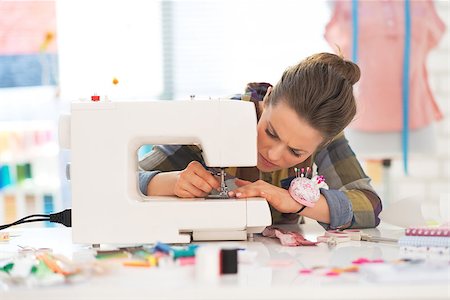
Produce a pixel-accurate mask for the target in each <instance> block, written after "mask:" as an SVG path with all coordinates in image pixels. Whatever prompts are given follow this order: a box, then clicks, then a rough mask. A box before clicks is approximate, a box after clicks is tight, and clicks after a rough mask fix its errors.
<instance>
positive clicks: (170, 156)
mask: <svg viewBox="0 0 450 300" xmlns="http://www.w3.org/2000/svg"><path fill="white" fill-rule="evenodd" d="M201 153H202V152H201V150H200V148H199V147H197V146H194V145H156V146H154V147H153V149H152V150H151V151H150V152H149V153H148V154H147V155H145V156H144V157H143V158H142V159H141V160H140V161H139V189H140V191H141V193H142V194H144V195H146V196H147V187H148V184H149V182H150V181H151V180H152V179H153V177H154V176H156V175H157V174H158V173H160V172H170V171H181V170H183V169H185V168H186V167H187V165H188V164H189V163H190V162H192V161H194V160H196V161H198V162H200V163H201V164H203V165H204V161H203V157H202V154H201Z"/></svg>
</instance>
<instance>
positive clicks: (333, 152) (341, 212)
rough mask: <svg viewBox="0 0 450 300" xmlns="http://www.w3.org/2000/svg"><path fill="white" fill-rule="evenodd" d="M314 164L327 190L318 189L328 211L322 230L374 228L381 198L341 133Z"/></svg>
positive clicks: (380, 206)
mask: <svg viewBox="0 0 450 300" xmlns="http://www.w3.org/2000/svg"><path fill="white" fill-rule="evenodd" d="M315 163H316V165H317V170H318V173H319V174H320V175H323V176H324V177H325V180H326V182H327V184H328V186H329V188H330V189H329V190H322V195H323V196H324V197H325V199H326V200H327V203H328V207H329V209H330V224H323V223H321V225H322V226H323V227H325V228H326V229H336V228H371V227H376V226H378V224H379V223H380V219H379V214H380V212H381V209H382V204H381V199H380V197H379V196H378V195H377V193H376V192H375V190H374V189H373V188H372V186H371V184H370V178H369V177H368V176H367V175H366V174H365V173H364V171H363V169H362V167H361V165H360V163H359V162H358V160H357V158H356V156H355V153H354V152H353V151H352V149H351V148H350V145H349V143H348V141H347V139H346V138H345V136H344V134H341V135H339V136H338V137H337V138H336V139H335V140H334V141H333V142H332V143H330V145H328V146H327V147H326V148H325V149H323V150H321V151H320V152H318V153H317V154H316V156H315Z"/></svg>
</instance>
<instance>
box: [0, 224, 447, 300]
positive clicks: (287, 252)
mask: <svg viewBox="0 0 450 300" xmlns="http://www.w3.org/2000/svg"><path fill="white" fill-rule="evenodd" d="M285 228H286V227H285ZM379 228H382V229H370V230H365V232H368V233H370V234H373V235H382V236H384V237H391V238H398V237H399V236H401V235H402V233H403V230H401V229H395V228H389V227H388V226H380V227H379ZM287 229H295V226H291V227H290V228H287ZM300 230H301V231H302V232H303V234H304V236H305V237H306V238H307V239H308V240H313V241H315V240H316V237H317V236H319V235H322V234H323V229H322V227H320V226H319V225H317V224H315V223H314V224H305V225H301V226H300ZM10 232H11V234H12V235H16V236H14V237H12V238H11V240H10V242H9V243H6V244H5V243H3V244H0V254H3V255H6V254H7V253H10V252H13V251H17V245H22V246H32V247H35V248H52V249H53V252H54V253H60V254H64V255H66V256H68V257H74V256H76V255H78V254H79V253H83V251H84V252H86V251H88V250H86V249H87V248H89V247H88V246H83V245H73V244H72V241H71V230H70V229H69V228H61V227H58V228H48V229H44V228H42V229H37V228H36V229H31V228H30V229H28V228H27V229H21V228H15V229H13V230H11V231H10ZM214 244H217V245H219V246H231V245H232V246H239V247H243V248H246V249H247V250H248V251H255V252H257V253H258V254H257V257H256V261H255V262H254V263H253V264H240V265H239V272H238V274H237V275H225V276H222V277H221V278H220V279H219V282H218V283H217V284H201V283H199V282H197V281H196V280H195V276H194V270H195V268H194V267H193V266H185V267H176V268H168V269H165V268H129V267H118V268H116V269H115V270H114V271H113V272H111V273H109V274H107V275H103V276H96V277H92V278H90V279H89V280H87V281H84V282H79V283H76V284H70V285H69V284H63V285H57V286H50V287H39V288H26V287H23V286H17V287H16V286H12V287H11V286H9V287H6V286H5V285H3V288H2V285H1V284H0V299H2V300H9V299H11V300H12V299H14V300H19V299H32V300H39V299H42V300H49V299H450V274H448V277H447V279H446V281H444V282H442V281H441V282H439V283H431V282H422V283H417V282H408V281H406V282H385V283H379V282H375V283H374V282H369V280H368V279H367V278H365V277H364V276H363V275H362V274H360V273H356V274H350V273H346V274H343V275H341V276H338V277H327V276H323V275H318V274H313V275H302V274H299V270H300V269H302V268H312V267H315V266H335V267H346V266H349V265H351V262H352V261H353V260H355V259H357V258H361V257H364V258H368V259H384V260H385V261H394V260H396V259H399V258H400V257H401V256H402V255H403V254H402V253H401V251H400V248H399V246H398V245H397V244H395V243H373V242H360V241H352V242H347V243H341V244H338V245H337V246H336V247H332V248H330V247H328V246H327V245H326V244H319V245H318V246H316V247H284V246H281V245H280V243H279V241H278V240H277V239H269V238H264V237H262V236H256V237H255V238H254V240H253V241H247V242H217V243H214ZM0 257H1V256H0ZM280 263H286V264H287V265H286V266H274V264H280ZM412 283H413V284H412Z"/></svg>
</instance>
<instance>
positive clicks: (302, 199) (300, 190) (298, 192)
mask: <svg viewBox="0 0 450 300" xmlns="http://www.w3.org/2000/svg"><path fill="white" fill-rule="evenodd" d="M289 193H290V194H291V196H292V198H294V200H295V201H297V202H299V203H300V204H302V205H305V206H307V207H313V206H314V205H315V204H316V202H317V201H318V200H319V198H320V190H319V185H318V184H317V181H313V180H311V179H309V178H306V177H297V178H295V179H293V180H292V181H291V185H290V187H289Z"/></svg>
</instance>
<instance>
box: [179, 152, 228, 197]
mask: <svg viewBox="0 0 450 300" xmlns="http://www.w3.org/2000/svg"><path fill="white" fill-rule="evenodd" d="M213 189H216V190H220V182H219V180H218V179H217V178H216V177H214V175H212V174H211V173H210V172H209V171H207V170H206V169H205V168H204V167H203V166H202V164H201V163H199V162H198V161H192V162H190V163H189V165H187V167H186V169H184V170H183V171H180V172H178V174H177V179H176V182H175V185H174V190H173V193H174V195H176V196H178V197H181V198H195V197H205V196H207V195H209V194H210V193H211V191H212V190H213Z"/></svg>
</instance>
